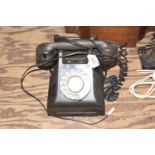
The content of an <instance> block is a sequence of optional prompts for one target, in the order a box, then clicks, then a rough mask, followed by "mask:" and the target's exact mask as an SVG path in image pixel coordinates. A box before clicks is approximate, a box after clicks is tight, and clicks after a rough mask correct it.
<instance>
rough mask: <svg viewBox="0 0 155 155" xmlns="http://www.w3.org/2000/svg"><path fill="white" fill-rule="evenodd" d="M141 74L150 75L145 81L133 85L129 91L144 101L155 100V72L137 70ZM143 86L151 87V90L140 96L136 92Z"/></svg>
mask: <svg viewBox="0 0 155 155" xmlns="http://www.w3.org/2000/svg"><path fill="white" fill-rule="evenodd" d="M137 71H138V72H140V73H145V74H148V73H149V74H150V75H148V76H147V77H145V78H144V79H141V80H139V81H137V82H136V83H134V84H132V85H131V86H130V87H129V91H130V93H131V94H133V95H134V96H135V97H137V98H140V99H144V98H155V96H153V95H151V94H152V93H153V92H154V91H155V70H137ZM149 79H152V81H151V82H150V81H147V80H149ZM142 85H150V88H149V89H148V91H147V92H146V93H145V94H138V93H136V92H135V88H136V87H138V86H142Z"/></svg>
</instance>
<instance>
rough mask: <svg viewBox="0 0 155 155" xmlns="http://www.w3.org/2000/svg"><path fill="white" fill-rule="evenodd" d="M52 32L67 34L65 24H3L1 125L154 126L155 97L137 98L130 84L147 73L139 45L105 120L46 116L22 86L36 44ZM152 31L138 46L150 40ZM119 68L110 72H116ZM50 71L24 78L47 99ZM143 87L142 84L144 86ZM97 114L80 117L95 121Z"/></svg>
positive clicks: (0, 32)
mask: <svg viewBox="0 0 155 155" xmlns="http://www.w3.org/2000/svg"><path fill="white" fill-rule="evenodd" d="M53 34H61V35H70V36H74V34H65V30H64V27H0V54H1V55H0V128H41V129H42V128H75V129H77V128H90V129H92V128H155V100H153V99H144V100H140V99H136V98H135V97H133V96H132V95H131V94H130V93H129V91H128V87H129V85H131V84H132V83H134V82H136V81H137V80H139V79H140V78H142V77H144V75H141V74H139V73H137V72H136V69H140V68H141V66H140V62H139V58H138V55H137V48H136V47H135V48H128V53H129V55H128V60H129V73H128V77H127V78H126V82H125V83H124V85H123V88H122V89H121V91H120V97H119V99H118V100H117V101H116V102H112V103H108V102H106V110H108V109H110V108H111V107H113V106H115V108H116V110H115V112H114V113H113V114H112V115H111V116H110V117H108V118H107V119H106V120H105V121H103V122H101V123H99V124H97V125H94V126H89V125H85V124H81V123H77V122H73V121H65V120H60V119H58V118H54V117H51V116H47V114H46V112H45V111H44V110H43V108H42V107H41V106H40V104H39V103H38V102H37V101H36V100H34V99H33V98H31V97H29V96H27V95H26V94H25V93H24V92H23V91H22V90H21V88H20V77H21V75H22V74H23V72H24V70H25V69H26V68H27V67H28V66H30V65H32V64H34V63H35V48H36V46H37V45H38V44H39V43H41V42H47V41H50V40H53ZM150 38H151V33H148V34H147V35H146V36H145V38H144V39H143V40H142V41H140V42H139V43H138V44H137V46H142V45H144V44H146V43H148V42H149V40H150ZM116 72H118V68H117V67H115V68H113V69H112V70H111V71H110V73H113V74H116ZM48 84H49V74H48V72H47V71H40V72H36V73H33V74H31V75H30V76H29V77H28V78H27V79H26V80H25V83H24V85H25V87H26V88H27V89H28V90H29V91H30V92H31V93H33V94H34V95H35V96H37V97H38V98H39V99H41V100H42V102H44V104H45V105H46V102H47V92H48ZM142 89H143V88H142ZM76 118H77V117H76ZM101 118H102V116H98V117H78V119H80V120H83V121H89V122H94V121H97V120H98V119H101Z"/></svg>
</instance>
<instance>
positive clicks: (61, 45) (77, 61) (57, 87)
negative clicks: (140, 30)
mask: <svg viewBox="0 0 155 155" xmlns="http://www.w3.org/2000/svg"><path fill="white" fill-rule="evenodd" d="M126 55H127V52H126V50H125V49H124V48H123V46H118V45H117V44H115V43H113V42H111V41H100V40H96V39H95V38H91V39H90V40H81V39H78V40H71V39H68V38H65V37H60V36H55V41H54V42H52V43H51V42H49V43H42V44H40V45H39V46H38V47H37V50H36V64H37V67H38V68H39V69H44V70H49V71H50V73H51V74H52V75H51V78H50V84H49V92H48V103H47V113H48V115H52V116H74V115H75V116H79V115H80V116H81V115H82V116H84V115H104V114H105V104H104V100H105V99H106V100H107V101H114V100H116V99H117V98H118V95H119V93H118V90H119V89H120V86H121V85H122V81H124V80H125V78H124V77H125V76H126V75H127V59H126ZM117 64H118V65H119V66H120V73H119V76H118V77H117V76H116V75H112V76H110V77H106V75H107V71H108V70H109V69H110V68H111V67H113V66H115V65H117ZM105 85H106V87H105Z"/></svg>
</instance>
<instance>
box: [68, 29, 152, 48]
mask: <svg viewBox="0 0 155 155" xmlns="http://www.w3.org/2000/svg"><path fill="white" fill-rule="evenodd" d="M150 30H153V26H152V27H151V26H66V32H68V33H71V32H72V33H78V34H79V35H80V37H81V38H90V37H91V36H92V35H96V36H97V37H98V39H101V40H102V39H105V40H112V41H114V42H116V43H119V44H124V43H128V46H129V47H135V46H136V43H137V41H139V40H141V39H142V38H143V37H144V34H145V31H150Z"/></svg>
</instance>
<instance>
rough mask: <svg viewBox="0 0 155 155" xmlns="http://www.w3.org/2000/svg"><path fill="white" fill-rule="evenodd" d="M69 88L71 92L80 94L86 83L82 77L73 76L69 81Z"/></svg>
mask: <svg viewBox="0 0 155 155" xmlns="http://www.w3.org/2000/svg"><path fill="white" fill-rule="evenodd" d="M67 87H68V89H69V90H70V91H72V92H74V93H78V92H80V91H81V90H82V89H83V88H84V81H83V79H82V78H81V77H80V76H77V75H73V76H71V77H70V78H69V79H68V81H67Z"/></svg>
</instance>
